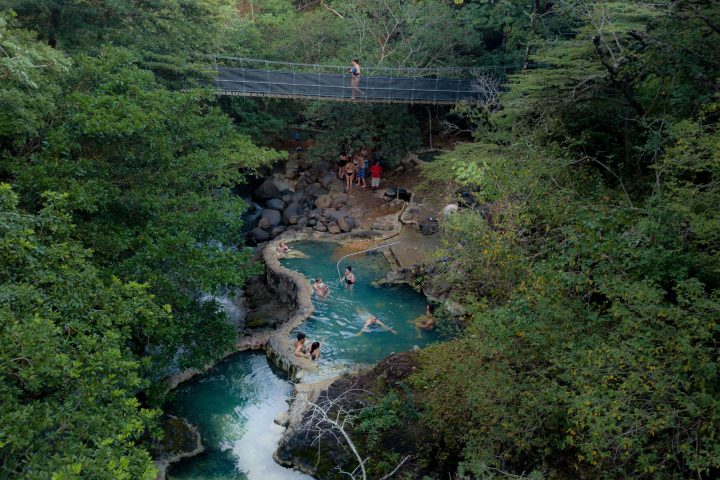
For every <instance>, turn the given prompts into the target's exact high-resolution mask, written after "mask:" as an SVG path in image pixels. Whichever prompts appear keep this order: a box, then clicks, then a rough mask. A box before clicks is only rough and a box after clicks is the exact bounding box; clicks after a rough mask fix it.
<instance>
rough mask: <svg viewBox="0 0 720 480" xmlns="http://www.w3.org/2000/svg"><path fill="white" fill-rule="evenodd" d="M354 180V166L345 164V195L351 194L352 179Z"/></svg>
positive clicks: (351, 163)
mask: <svg viewBox="0 0 720 480" xmlns="http://www.w3.org/2000/svg"><path fill="white" fill-rule="evenodd" d="M354 178H355V164H354V163H353V162H347V164H346V165H345V180H347V182H346V183H347V185H346V187H347V193H350V192H352V186H353V179H354Z"/></svg>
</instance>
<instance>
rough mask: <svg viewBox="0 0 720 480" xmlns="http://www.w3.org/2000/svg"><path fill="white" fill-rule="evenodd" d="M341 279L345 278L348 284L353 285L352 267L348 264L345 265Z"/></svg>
mask: <svg viewBox="0 0 720 480" xmlns="http://www.w3.org/2000/svg"><path fill="white" fill-rule="evenodd" d="M343 280H345V283H347V284H348V286H349V285H355V274H354V273H352V267H351V266H350V265H348V266H347V267H345V278H343Z"/></svg>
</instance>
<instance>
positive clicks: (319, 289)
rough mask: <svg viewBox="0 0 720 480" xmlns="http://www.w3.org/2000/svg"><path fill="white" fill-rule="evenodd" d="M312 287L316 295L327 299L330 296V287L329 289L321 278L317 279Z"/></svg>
mask: <svg viewBox="0 0 720 480" xmlns="http://www.w3.org/2000/svg"><path fill="white" fill-rule="evenodd" d="M312 286H313V290H315V295H317V296H318V297H322V298H325V297H327V296H328V295H329V294H330V287H328V286H327V284H325V282H323V280H322V278H320V277H318V278H316V279H315V283H313V284H312Z"/></svg>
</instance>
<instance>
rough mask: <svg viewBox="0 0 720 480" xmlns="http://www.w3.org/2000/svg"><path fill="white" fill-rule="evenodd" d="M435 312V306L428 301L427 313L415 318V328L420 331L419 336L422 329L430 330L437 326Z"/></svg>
mask: <svg viewBox="0 0 720 480" xmlns="http://www.w3.org/2000/svg"><path fill="white" fill-rule="evenodd" d="M433 313H435V307H433V306H432V305H430V304H429V303H428V305H427V308H426V309H425V315H424V316H422V317H418V319H417V320H415V329H416V330H417V332H418V337H420V330H427V331H430V330H433V329H434V328H435V323H436V321H435V317H434V316H433Z"/></svg>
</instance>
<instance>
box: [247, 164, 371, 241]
mask: <svg viewBox="0 0 720 480" xmlns="http://www.w3.org/2000/svg"><path fill="white" fill-rule="evenodd" d="M329 171H330V165H329V164H320V165H317V166H314V167H310V166H307V165H301V164H299V163H298V161H297V160H295V159H292V158H291V159H290V160H289V161H288V162H287V164H286V165H285V172H284V173H276V174H274V175H273V176H272V177H270V178H268V179H266V180H265V181H264V182H263V183H262V184H261V185H260V186H259V187H258V188H257V189H255V192H253V198H254V199H255V200H256V201H257V202H258V203H259V204H261V205H262V206H263V210H262V213H261V215H260V221H259V222H258V225H257V227H255V228H253V229H252V230H250V232H249V233H248V240H249V242H250V243H254V244H258V243H261V242H266V241H268V240H270V239H272V238H275V237H276V236H278V235H280V234H281V233H283V232H285V231H287V230H296V231H303V230H305V229H309V230H310V229H311V230H315V231H318V232H329V233H333V234H339V233H347V232H351V231H352V230H353V229H355V228H357V227H358V222H357V221H356V220H355V219H354V218H353V217H350V216H347V215H345V214H344V213H343V210H346V209H344V207H346V206H347V205H348V195H347V194H346V193H344V192H343V191H342V183H341V182H340V181H339V180H337V178H336V177H335V175H334V174H332V173H329Z"/></svg>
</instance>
